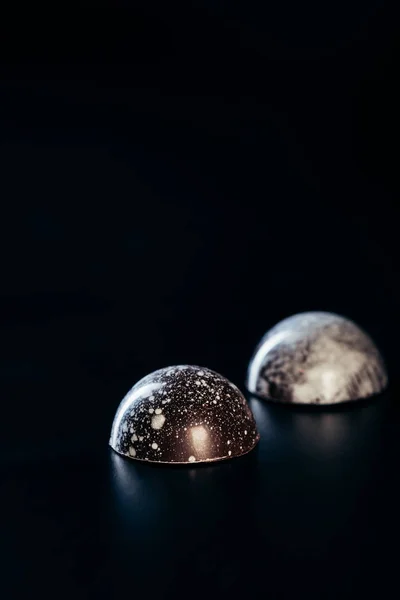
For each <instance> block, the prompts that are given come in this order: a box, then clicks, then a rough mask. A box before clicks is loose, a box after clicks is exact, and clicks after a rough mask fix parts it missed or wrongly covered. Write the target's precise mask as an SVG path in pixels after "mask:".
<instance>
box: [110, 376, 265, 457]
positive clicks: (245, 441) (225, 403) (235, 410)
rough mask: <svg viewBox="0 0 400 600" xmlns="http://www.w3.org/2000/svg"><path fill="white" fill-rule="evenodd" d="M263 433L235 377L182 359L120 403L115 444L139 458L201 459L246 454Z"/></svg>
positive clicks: (112, 439) (113, 434)
mask: <svg viewBox="0 0 400 600" xmlns="http://www.w3.org/2000/svg"><path fill="white" fill-rule="evenodd" d="M258 439H259V434H258V432H257V428H256V424H255V421H254V417H253V415H252V412H251V410H250V408H249V406H248V404H247V402H246V400H245V398H244V396H243V394H242V393H241V392H240V390H239V389H238V388H237V387H236V386H235V385H234V384H233V383H231V382H230V381H228V380H227V379H226V378H225V377H222V375H219V374H218V373H215V372H214V371H210V370H209V369H205V368H201V367H195V366H188V365H183V366H177V367H168V368H166V369H160V370H159V371H155V372H154V373H151V374H150V375H147V376H146V377H144V378H143V379H141V380H140V381H139V382H138V383H137V384H136V385H134V386H133V388H132V389H131V390H130V391H129V392H128V394H127V395H126V396H125V398H124V399H123V400H122V402H121V404H120V405H119V407H118V410H117V413H116V415H115V418H114V422H113V426H112V430H111V437H110V446H111V447H112V448H113V449H114V450H115V451H116V452H118V453H119V454H122V455H124V456H128V457H129V458H134V459H137V460H146V461H151V462H159V463H196V462H208V461H216V460H223V459H228V458H233V457H235V456H240V455H242V454H246V453H247V452H249V451H250V450H252V448H254V446H255V445H256V443H257V442H258Z"/></svg>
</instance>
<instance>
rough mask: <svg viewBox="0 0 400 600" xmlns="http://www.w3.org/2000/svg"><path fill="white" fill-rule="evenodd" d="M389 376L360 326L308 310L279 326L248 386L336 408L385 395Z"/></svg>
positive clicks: (257, 357)
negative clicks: (337, 405)
mask: <svg viewBox="0 0 400 600" xmlns="http://www.w3.org/2000/svg"><path fill="white" fill-rule="evenodd" d="M386 385H387V374H386V369H385V365H384V362H383V360H382V357H381V355H380V353H379V351H378V349H377V348H376V346H375V344H374V343H373V341H372V340H371V338H370V337H369V336H368V335H367V334H366V333H365V332H364V331H362V329H360V328H359V327H358V326H357V325H356V324H355V323H353V322H352V321H350V320H349V319H345V318H344V317H340V316H338V315H335V314H331V313H326V312H306V313H300V314H297V315H294V316H292V317H289V318H288V319H285V320H283V321H281V322H280V323H278V325H276V326H275V327H273V328H272V329H271V330H270V331H268V333H267V334H266V335H265V336H264V337H263V338H262V340H261V342H260V343H259V345H258V347H257V349H256V351H255V353H254V355H253V358H252V359H251V361H250V364H249V368H248V373H247V381H246V386H247V389H248V390H249V391H250V392H252V393H253V394H257V395H258V396H261V397H263V398H268V399H271V400H275V401H279V402H289V403H290V402H292V403H299V404H336V403H339V402H346V401H350V400H360V399H362V398H368V397H369V396H372V395H374V394H378V393H379V392H382V391H383V390H384V388H385V387H386Z"/></svg>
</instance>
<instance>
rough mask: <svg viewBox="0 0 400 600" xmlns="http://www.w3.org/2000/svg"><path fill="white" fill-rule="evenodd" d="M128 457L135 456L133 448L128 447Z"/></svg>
mask: <svg viewBox="0 0 400 600" xmlns="http://www.w3.org/2000/svg"><path fill="white" fill-rule="evenodd" d="M129 456H136V450H135V448H133V446H129Z"/></svg>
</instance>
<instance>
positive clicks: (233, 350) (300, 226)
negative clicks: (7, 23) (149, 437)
mask: <svg viewBox="0 0 400 600" xmlns="http://www.w3.org/2000/svg"><path fill="white" fill-rule="evenodd" d="M139 4H140V3H139ZM164 4H165V3H163V6H162V7H158V8H157V9H155V8H154V3H152V2H147V3H143V6H142V7H141V9H140V11H139V12H136V13H135V15H133V16H132V13H128V12H126V13H124V15H125V16H124V17H123V18H120V19H119V20H118V22H114V21H113V19H112V18H111V16H110V18H109V19H105V20H104V22H103V24H102V26H101V27H100V26H99V27H96V26H95V25H94V23H93V21H92V12H91V17H90V21H89V22H88V23H87V25H86V24H85V23H84V16H83V15H79V18H77V19H76V21H77V23H76V25H77V30H76V31H75V30H74V31H75V32H74V35H72V34H71V30H70V29H69V28H66V31H67V34H66V37H63V35H62V33H61V32H60V31H58V30H56V29H54V30H52V31H51V32H50V33H51V42H49V41H48V40H47V38H45V37H41V36H40V35H39V33H38V32H37V31H36V29H35V30H34V37H35V40H34V42H32V43H27V39H28V38H26V37H24V41H25V44H26V49H25V46H24V44H23V43H22V42H20V41H19V38H18V37H17V36H14V35H11V36H10V44H9V46H8V51H7V52H5V53H2V64H1V81H0V165H1V201H2V211H3V212H2V217H1V219H0V250H1V257H2V263H1V278H0V279H1V294H0V325H1V344H0V384H1V390H0V391H1V403H2V404H1V409H2V413H1V418H0V508H1V529H0V558H1V563H0V564H1V577H0V597H1V598H4V599H5V600H9V599H10V600H13V599H14V598H16V599H18V600H19V599H20V598H24V599H25V598H31V597H32V598H33V597H36V596H38V597H41V598H47V597H49V598H68V599H71V598H74V599H76V600H78V599H80V598H82V599H87V598H107V599H115V598H124V599H125V598H137V599H145V598H146V599H147V598H152V599H153V598H154V599H155V600H157V599H161V598H185V599H193V600H195V599H197V598H204V597H209V598H216V599H218V598H231V597H245V598H252V597H256V596H257V597H259V596H262V597H266V598H271V599H272V598H273V599H275V598H276V599H278V598H285V599H286V598H292V597H298V598H305V599H309V598H350V597H362V596H363V595H364V594H375V595H376V596H379V597H383V598H387V597H390V596H391V590H392V589H397V587H398V584H397V554H398V553H397V549H396V548H397V540H398V538H399V510H398V506H399V500H400V495H399V491H398V459H399V456H400V454H399V450H400V441H399V440H400V414H399V408H398V399H399V391H400V387H399V380H398V373H397V369H398V357H399V354H398V339H399V333H400V328H399V318H398V306H399V302H400V288H399V285H398V275H397V274H398V272H399V269H400V265H399V262H398V254H397V253H396V251H397V246H398V222H399V218H398V217H399V206H398V204H396V202H395V200H396V199H397V195H398V191H399V187H398V174H397V162H396V161H395V159H394V156H395V154H394V153H393V152H392V147H393V145H394V144H393V142H395V143H397V140H398V119H397V112H398V104H399V102H398V91H397V86H396V85H395V83H396V81H397V71H398V69H397V65H396V63H395V60H394V52H393V51H394V45H395V43H394V42H395V41H396V40H397V38H398V36H397V35H394V23H395V22H396V20H395V19H394V18H393V15H391V14H390V10H389V9H387V7H383V6H381V5H383V3H381V2H378V1H374V0H370V1H368V2H365V1H364V2H362V3H361V2H356V1H354V2H346V3H344V2H335V3H330V2H327V3H324V5H323V9H322V4H321V3H311V4H312V6H311V5H310V6H308V8H307V9H306V7H305V6H304V3H302V5H301V10H299V8H298V7H295V6H292V5H290V6H289V4H290V3H285V2H284V3H280V5H279V7H278V6H277V7H276V9H274V10H272V9H271V11H269V10H268V8H267V5H265V9H264V8H263V7H261V4H262V3H261V4H260V3H258V4H260V6H257V7H255V6H253V3H249V6H247V3H246V6H245V3H241V2H237V3H230V5H229V7H227V6H225V4H226V3H220V2H208V1H206V0H204V2H197V3H187V6H186V8H185V10H184V11H183V9H181V8H179V9H176V10H175V9H174V10H173V9H172V7H171V6H170V4H171V3H168V10H166V8H165V6H164ZM264 4H265V3H264ZM250 5H252V7H250ZM317 5H318V6H317ZM119 16H121V14H119ZM289 17H290V18H289ZM182 18H184V26H183V25H182ZM78 25H79V26H78ZM78 30H79V31H78ZM31 33H32V32H31ZM396 33H397V32H396ZM397 41H398V40H397ZM7 43H8V42H7ZM3 63H4V64H3ZM305 310H324V311H332V312H335V313H338V314H342V315H344V316H346V317H349V318H351V319H353V320H354V321H355V322H357V323H358V324H359V325H360V326H362V327H364V328H365V329H366V330H367V331H368V332H369V333H370V335H371V336H372V338H373V339H374V340H375V342H376V343H377V345H378V346H379V348H380V349H381V350H382V352H383V355H384V357H385V359H386V362H387V364H388V371H389V378H390V387H389V389H388V390H387V392H386V393H385V394H383V395H382V396H380V397H377V398H375V399H372V400H370V401H368V402H362V403H354V404H353V405H349V406H345V405H342V406H338V407H336V408H320V409H318V410H308V409H306V408H303V409H300V408H295V407H289V406H287V407H284V406H279V405H274V404H268V403H266V402H262V401H259V400H256V399H254V398H250V397H249V398H248V400H249V403H250V406H251V408H252V410H253V412H254V415H255V418H256V420H257V425H258V428H259V431H260V434H261V439H260V442H259V444H258V446H257V448H256V449H255V450H254V451H252V452H251V453H249V454H248V455H247V456H245V457H243V458H240V459H239V458H238V459H234V460H229V461H226V462H223V463H220V464H215V465H207V466H201V465H196V466H193V467H192V466H189V467H185V466H183V467H169V466H164V467H160V466H154V465H146V464H141V463H136V462H135V461H131V460H128V459H123V458H122V457H120V456H117V455H116V454H114V453H113V452H112V450H111V449H110V448H109V446H108V440H109V435H110V429H111V424H112V420H113V417H114V414H115V411H116V409H117V406H118V404H119V402H120V401H121V399H122V397H123V396H124V394H125V393H126V392H127V391H128V390H129V389H130V387H131V386H132V385H133V384H134V383H135V382H136V381H138V380H139V379H140V378H141V377H143V376H145V375H146V374H148V373H150V372H152V371H154V370H156V369H159V368H162V367H166V366H169V365H177V364H195V365H201V366H204V367H208V368H211V369H213V370H215V371H217V372H220V373H221V374H223V375H224V376H226V377H227V378H229V379H230V380H231V381H233V382H234V383H235V384H236V385H238V386H239V387H240V388H241V389H243V387H244V386H243V384H244V380H245V373H246V368H247V364H248V361H249V359H250V356H251V355H252V352H253V350H254V348H255V346H256V344H257V343H258V341H259V340H260V338H261V336H262V335H263V334H264V333H265V332H266V331H267V330H268V329H269V328H270V327H272V326H273V325H275V324H276V323H277V322H278V321H280V320H281V319H283V318H285V317H287V316H289V315H291V314H295V313H297V312H301V311H305Z"/></svg>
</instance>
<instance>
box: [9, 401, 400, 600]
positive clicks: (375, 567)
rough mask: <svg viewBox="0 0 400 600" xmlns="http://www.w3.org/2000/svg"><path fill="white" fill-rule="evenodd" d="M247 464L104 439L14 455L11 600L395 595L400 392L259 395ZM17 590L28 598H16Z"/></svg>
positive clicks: (253, 404)
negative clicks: (126, 446)
mask: <svg viewBox="0 0 400 600" xmlns="http://www.w3.org/2000/svg"><path fill="white" fill-rule="evenodd" d="M249 401H250V406H251V408H252V410H253V413H254V416H255V418H256V420H257V424H258V428H259V431H260V433H261V440H260V442H259V444H258V446H257V447H256V449H255V450H254V451H253V452H251V453H249V454H248V455H246V456H244V457H241V458H238V459H237V460H236V461H228V462H226V463H218V464H217V463H216V464H214V465H197V466H196V467H193V468H191V467H190V466H162V465H153V464H142V463H140V462H136V461H131V460H129V459H127V458H123V457H121V456H119V455H117V454H116V453H114V452H113V451H112V450H111V449H109V448H108V447H107V438H105V439H104V440H103V441H102V442H101V441H100V440H97V441H95V443H94V444H90V445H86V446H85V445H82V446H81V447H79V448H78V447H76V448H75V449H72V448H71V447H69V448H66V449H65V450H64V452H59V453H58V454H57V455H56V456H55V457H54V459H51V458H50V457H49V456H47V458H45V457H43V456H42V457H40V458H37V459H35V458H32V459H31V461H26V460H22V461H15V463H14V464H11V463H4V462H3V463H2V467H1V486H2V490H1V493H2V508H3V517H2V536H1V541H0V545H1V549H2V559H3V569H4V575H3V582H2V587H3V590H5V592H6V593H5V594H4V597H5V598H12V597H21V594H23V591H24V590H26V588H27V586H29V587H30V588H31V589H33V588H36V587H38V588H39V586H40V589H42V590H43V593H44V594H45V595H46V594H48V595H50V594H51V593H53V592H54V590H55V589H57V590H59V586H60V582H62V589H61V590H59V591H57V596H58V597H62V598H64V597H71V596H73V597H74V598H87V597H88V595H89V597H96V598H98V597H100V598H103V597H105V598H117V597H121V596H125V595H127V596H131V595H135V596H139V597H147V596H148V595H150V596H151V597H154V598H176V597H178V598H180V597H182V598H183V597H187V594H188V593H189V592H190V598H194V599H196V598H204V597H205V596H207V597H223V598H225V597H226V598H230V597H232V595H234V594H238V593H239V594H242V595H250V596H253V595H256V594H257V595H260V594H267V595H269V596H270V597H272V598H289V597H292V594H293V593H294V591H296V596H297V597H301V598H310V597H312V598H320V597H321V595H323V597H327V598H337V597H341V598H343V597H345V598H350V597H354V594H355V593H356V592H357V593H360V594H364V593H367V592H370V591H371V590H372V591H373V592H374V593H377V594H378V593H379V594H383V596H385V595H386V594H387V593H388V590H389V586H390V585H392V584H393V579H394V577H395V570H393V568H394V565H395V561H396V554H395V553H393V551H392V549H391V542H392V541H395V540H397V538H398V534H399V533H400V531H399V520H398V505H399V500H400V495H399V492H398V489H397V485H398V483H399V477H398V464H397V458H398V449H399V410H398V403H397V396H396V391H395V390H393V391H392V394H391V395H386V396H385V397H382V398H377V399H376V400H375V401H370V402H368V403H359V404H357V405H353V406H351V407H347V408H345V407H341V409H339V408H336V409H331V410H328V409H327V408H326V409H322V410H321V409H317V408H314V409H306V408H304V407H303V408H297V409H296V408H294V407H288V406H282V405H271V404H267V403H265V402H262V401H259V400H257V399H255V398H250V400H249ZM12 594H14V596H13V595H12Z"/></svg>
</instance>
